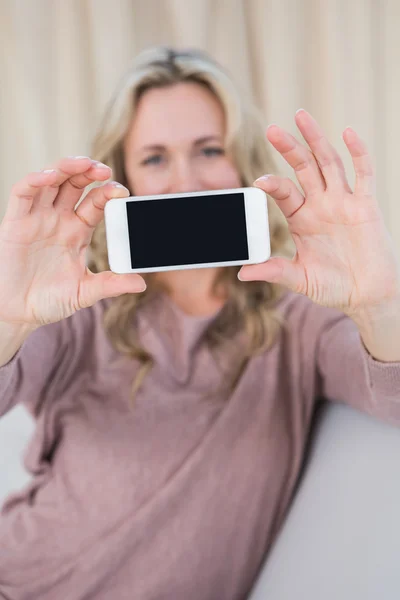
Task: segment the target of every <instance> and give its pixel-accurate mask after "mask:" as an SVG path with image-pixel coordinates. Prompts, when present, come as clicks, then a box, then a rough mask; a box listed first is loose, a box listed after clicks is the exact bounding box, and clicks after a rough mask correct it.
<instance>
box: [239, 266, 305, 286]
mask: <svg viewBox="0 0 400 600" xmlns="http://www.w3.org/2000/svg"><path fill="white" fill-rule="evenodd" d="M238 278H239V279H240V280H241V281H270V282H271V283H277V284H278V285H283V286H285V287H287V288H288V289H290V290H291V291H292V292H294V293H296V294H306V292H307V277H306V275H305V272H304V269H303V268H302V267H301V265H300V264H299V263H298V262H297V260H296V257H294V258H293V259H292V260H289V259H287V258H281V257H275V258H270V259H269V260H267V261H266V262H264V263H261V264H259V265H244V266H243V267H242V268H241V269H240V271H239V273H238Z"/></svg>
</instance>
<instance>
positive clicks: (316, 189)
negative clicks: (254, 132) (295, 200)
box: [267, 125, 326, 196]
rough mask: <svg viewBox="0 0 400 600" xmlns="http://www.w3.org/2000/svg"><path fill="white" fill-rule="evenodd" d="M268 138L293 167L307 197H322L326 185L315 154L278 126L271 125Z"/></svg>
mask: <svg viewBox="0 0 400 600" xmlns="http://www.w3.org/2000/svg"><path fill="white" fill-rule="evenodd" d="M267 137H268V140H269V141H270V142H271V144H272V145H273V146H274V148H275V149H276V150H278V152H279V153H280V154H281V155H282V157H283V158H284V159H285V160H286V162H287V163H288V164H289V165H290V166H291V167H293V169H294V171H295V173H296V177H297V179H298V181H299V183H300V185H301V187H302V188H303V191H304V193H305V195H306V196H307V195H313V194H314V195H320V194H321V193H323V192H324V191H325V189H326V183H325V180H324V177H323V175H322V173H321V170H320V168H319V166H318V163H317V161H316V159H315V157H314V155H313V153H312V152H311V151H310V150H309V149H308V148H306V147H305V146H303V144H300V142H298V141H297V140H296V138H295V137H293V135H291V134H290V133H288V132H287V131H284V130H283V129H281V128H280V127H278V125H270V126H269V127H268V129H267Z"/></svg>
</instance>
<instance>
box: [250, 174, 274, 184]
mask: <svg viewBox="0 0 400 600" xmlns="http://www.w3.org/2000/svg"><path fill="white" fill-rule="evenodd" d="M271 177H272V175H261V177H258V178H257V179H256V180H255V182H254V183H257V181H267V180H268V179H270V178H271Z"/></svg>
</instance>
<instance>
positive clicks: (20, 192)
mask: <svg viewBox="0 0 400 600" xmlns="http://www.w3.org/2000/svg"><path fill="white" fill-rule="evenodd" d="M110 176H111V169H110V168H109V167H107V166H106V165H103V164H102V163H98V162H97V161H94V160H92V159H90V158H87V157H70V158H63V159H61V160H60V161H58V162H57V163H56V164H55V165H54V166H53V167H52V168H51V169H49V170H44V171H40V172H37V173H30V174H29V175H27V176H26V177H24V179H22V180H21V181H20V182H18V183H17V184H15V185H14V186H13V188H12V192H11V197H10V199H9V202H8V205H7V209H6V214H5V216H4V219H3V220H2V222H1V223H0V321H4V322H7V323H15V324H21V325H27V326H28V327H30V326H31V327H32V328H36V327H39V326H41V325H45V324H47V323H53V322H55V321H60V320H61V319H65V318H66V317H69V316H70V315H72V314H73V313H74V312H76V311H77V310H79V309H81V308H85V307H88V306H91V305H93V304H94V303H95V302H97V301H98V300H100V299H102V298H107V297H112V296H119V295H121V294H125V293H135V292H141V291H143V289H144V288H145V282H144V280H143V278H142V277H141V276H140V275H139V274H136V273H131V274H124V275H122V274H117V273H112V272H111V271H104V272H102V273H92V272H91V271H90V270H89V269H88V268H87V267H86V252H87V249H88V246H89V244H90V241H91V239H92V235H93V232H94V229H95V227H96V225H98V223H100V221H101V220H102V219H103V218H104V205H105V204H106V202H107V200H109V199H111V198H122V197H126V196H129V190H127V189H126V188H125V187H124V186H121V185H120V184H118V183H117V182H109V183H105V184H103V185H101V186H100V187H96V188H93V189H91V190H90V191H89V193H88V194H87V195H86V196H85V198H84V199H83V200H82V202H81V203H80V204H79V206H78V207H77V209H76V210H75V206H76V204H77V202H78V201H79V199H80V198H81V196H82V193H83V191H84V189H85V187H86V186H88V185H90V184H91V183H93V182H94V181H105V180H107V179H109V178H110Z"/></svg>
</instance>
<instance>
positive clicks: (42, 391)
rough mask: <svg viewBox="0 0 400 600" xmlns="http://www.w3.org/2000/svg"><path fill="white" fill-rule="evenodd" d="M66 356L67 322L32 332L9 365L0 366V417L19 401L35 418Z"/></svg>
mask: <svg viewBox="0 0 400 600" xmlns="http://www.w3.org/2000/svg"><path fill="white" fill-rule="evenodd" d="M67 354H68V324H67V323H65V322H63V321H59V322H57V323H51V324H49V325H43V326H42V327H40V328H39V329H36V330H35V331H34V332H32V333H31V334H30V336H29V337H28V338H26V340H25V341H24V343H23V344H22V346H20V348H19V349H18V351H17V352H16V353H15V354H14V356H13V357H12V358H11V359H10V360H9V361H8V363H6V364H5V365H3V366H2V367H0V417H1V416H2V415H4V414H5V413H7V412H8V411H9V410H11V408H13V407H14V406H15V405H16V404H18V403H19V402H23V403H24V404H25V405H26V407H27V409H28V410H29V412H30V413H31V414H32V415H33V416H34V417H36V416H37V415H38V413H39V412H40V408H41V405H42V400H43V398H44V397H45V396H46V395H48V394H49V393H50V394H51V393H54V386H55V384H56V382H57V378H58V377H57V375H58V372H59V370H60V368H61V366H62V364H63V361H66V360H67V359H68V357H67Z"/></svg>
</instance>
